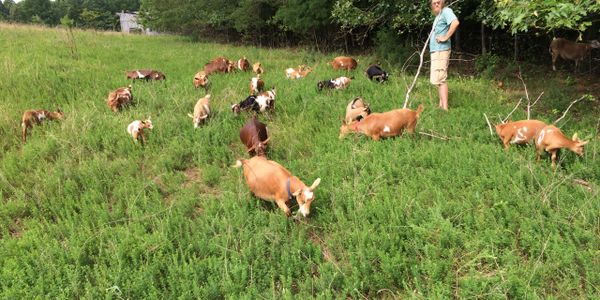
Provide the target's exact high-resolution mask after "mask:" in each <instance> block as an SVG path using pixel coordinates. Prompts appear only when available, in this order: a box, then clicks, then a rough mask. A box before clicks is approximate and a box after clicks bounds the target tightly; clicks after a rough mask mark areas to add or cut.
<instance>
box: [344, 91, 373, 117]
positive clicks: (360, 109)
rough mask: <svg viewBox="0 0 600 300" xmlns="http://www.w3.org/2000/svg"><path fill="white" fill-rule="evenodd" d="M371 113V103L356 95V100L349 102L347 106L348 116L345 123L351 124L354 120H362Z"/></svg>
mask: <svg viewBox="0 0 600 300" xmlns="http://www.w3.org/2000/svg"><path fill="white" fill-rule="evenodd" d="M370 114H371V108H369V104H368V103H365V101H364V100H363V98H361V97H356V98H354V100H352V101H350V103H348V106H346V117H345V118H344V123H345V124H350V123H352V122H354V121H360V120H361V119H364V118H365V117H366V116H368V115H370Z"/></svg>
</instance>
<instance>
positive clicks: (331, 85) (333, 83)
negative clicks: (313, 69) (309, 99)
mask: <svg viewBox="0 0 600 300" xmlns="http://www.w3.org/2000/svg"><path fill="white" fill-rule="evenodd" d="M352 79H354V77H351V78H348V77H344V76H342V77H338V78H336V79H329V80H323V81H319V82H317V89H318V90H319V91H322V90H323V88H328V89H336V90H339V89H343V88H345V87H347V86H348V85H350V82H351V81H352Z"/></svg>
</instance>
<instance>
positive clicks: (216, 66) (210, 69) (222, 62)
mask: <svg viewBox="0 0 600 300" xmlns="http://www.w3.org/2000/svg"><path fill="white" fill-rule="evenodd" d="M234 68H235V65H234V64H233V62H231V61H230V60H228V59H227V58H225V57H217V58H215V59H213V60H212V61H210V62H209V63H207V64H206V65H204V73H205V74H206V76H208V75H210V74H211V73H214V72H219V73H230V72H232V71H233V70H234Z"/></svg>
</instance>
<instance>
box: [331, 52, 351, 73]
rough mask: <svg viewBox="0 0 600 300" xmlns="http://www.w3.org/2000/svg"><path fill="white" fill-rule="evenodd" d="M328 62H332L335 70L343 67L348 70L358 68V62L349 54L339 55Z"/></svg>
mask: <svg viewBox="0 0 600 300" xmlns="http://www.w3.org/2000/svg"><path fill="white" fill-rule="evenodd" d="M327 64H331V66H332V67H333V69H334V70H340V69H341V70H346V71H350V70H354V69H356V66H358V62H357V61H356V60H355V59H354V58H352V57H348V56H338V57H336V58H334V59H333V61H331V62H329V63H327Z"/></svg>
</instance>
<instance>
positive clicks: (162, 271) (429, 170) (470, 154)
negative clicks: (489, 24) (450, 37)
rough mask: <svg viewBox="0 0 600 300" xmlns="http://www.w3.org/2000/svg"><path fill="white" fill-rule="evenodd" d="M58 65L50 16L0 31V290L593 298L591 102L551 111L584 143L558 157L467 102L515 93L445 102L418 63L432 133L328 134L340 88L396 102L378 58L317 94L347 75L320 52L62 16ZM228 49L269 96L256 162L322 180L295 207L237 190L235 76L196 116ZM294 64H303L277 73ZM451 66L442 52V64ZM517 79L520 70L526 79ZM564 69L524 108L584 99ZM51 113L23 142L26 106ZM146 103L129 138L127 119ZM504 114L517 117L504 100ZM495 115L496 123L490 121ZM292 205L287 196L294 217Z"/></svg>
mask: <svg viewBox="0 0 600 300" xmlns="http://www.w3.org/2000/svg"><path fill="white" fill-rule="evenodd" d="M75 38H76V43H77V49H78V52H79V59H73V58H72V57H71V55H70V53H69V48H68V47H67V44H66V42H65V41H66V34H65V33H64V31H63V30H58V29H43V28H36V27H14V26H9V25H0V45H2V47H0V72H1V74H2V79H0V112H1V113H0V148H1V151H0V298H2V299H23V298H50V299H53V298H61V299H62V298H86V299H171V298H183V299H197V298H199V299H212V298H234V299H238V298H246V299H256V298H301V299H302V298H307V297H316V298H320V299H330V298H346V297H349V298H390V299H392V298H402V299H404V298H429V299H442V298H494V299H497V298H519V299H523V298H526V299H530V298H560V299H572V298H596V297H598V295H600V200H599V196H598V192H599V191H600V150H599V148H600V147H599V146H600V140H599V139H598V129H597V128H598V116H599V115H600V114H599V112H600V109H599V105H598V102H597V101H596V102H591V101H585V102H580V103H578V104H576V105H575V106H574V107H573V108H572V109H571V111H570V112H569V114H568V117H567V118H566V119H565V120H563V121H561V123H559V125H560V126H561V128H562V130H563V131H564V132H565V133H566V134H567V135H568V136H571V135H572V134H573V133H575V132H578V133H579V136H580V137H581V138H583V139H585V140H589V141H590V143H589V144H588V145H587V147H586V153H585V155H584V156H583V157H576V155H574V154H573V153H571V152H568V151H563V152H562V156H561V161H560V165H559V167H558V168H557V169H556V170H553V169H552V168H551V167H550V161H549V157H548V156H547V155H545V156H544V157H543V161H542V162H540V163H537V162H536V161H535V151H534V148H533V147H531V146H530V147H514V146H513V147H511V148H510V150H509V151H504V150H503V149H502V146H501V143H500V140H499V139H498V138H497V137H496V136H495V134H494V136H490V132H489V129H488V126H487V125H486V122H485V119H484V118H483V113H484V112H486V113H488V115H492V116H496V115H497V114H500V115H503V116H506V115H507V114H508V113H509V112H510V111H511V110H512V108H513V107H514V104H515V103H516V102H517V101H518V99H519V97H522V95H523V93H522V91H520V89H522V87H521V84H520V83H519V82H517V81H507V82H506V83H505V84H506V86H507V87H508V90H509V92H507V91H504V90H501V89H498V88H497V87H496V84H495V83H493V82H491V81H490V80H487V79H480V78H477V77H473V76H466V75H460V74H452V75H451V80H450V111H449V112H443V111H441V110H439V109H436V108H435V107H436V106H437V90H436V89H435V87H433V86H431V85H430V84H429V83H428V78H427V76H426V75H424V76H422V77H421V78H420V79H419V81H418V84H417V87H416V89H415V90H414V91H413V95H412V97H411V99H412V103H411V105H410V106H411V107H412V108H413V109H414V108H416V107H417V105H418V104H419V103H423V104H424V105H425V111H424V112H423V113H422V114H421V119H420V121H419V123H418V125H417V131H423V132H435V134H436V135H438V136H444V137H448V138H449V139H448V140H442V139H438V138H432V137H429V136H426V135H421V134H417V135H415V136H409V135H405V136H404V137H402V138H395V139H387V140H383V141H380V142H373V141H371V140H370V139H369V138H367V137H364V136H356V135H351V136H349V137H347V138H346V139H343V140H339V139H338V135H339V127H340V125H341V121H342V119H343V116H344V111H345V107H346V104H347V103H348V102H349V101H350V100H352V99H353V98H354V97H356V96H363V97H364V98H365V100H366V101H367V102H369V103H370V104H371V107H372V109H373V111H376V112H383V111H387V110H390V109H393V108H397V107H401V106H402V104H403V101H404V93H405V92H406V85H407V84H408V83H410V81H411V80H412V74H403V73H402V72H401V71H400V70H399V69H398V68H391V67H388V66H384V68H385V69H388V70H389V71H390V72H391V73H392V76H391V80H390V82H389V83H388V84H385V85H378V84H375V83H372V82H369V81H368V80H367V79H366V77H365V76H364V74H362V70H364V69H365V68H366V66H367V64H368V63H369V62H371V61H374V60H373V58H370V57H367V56H359V58H360V61H359V70H356V71H355V72H351V75H352V76H355V80H354V81H353V82H352V84H351V85H350V86H349V88H348V89H346V90H339V91H324V92H321V93H318V92H317V91H316V82H317V80H325V79H329V78H332V77H336V76H338V75H341V74H344V72H335V71H333V70H331V69H330V67H329V66H327V65H326V62H327V61H329V60H330V59H331V58H332V57H334V56H336V55H335V54H322V53H316V52H310V51H304V50H297V49H287V50H286V49H275V50H273V49H257V48H252V47H235V46H229V45H219V44H199V43H190V42H189V41H187V40H186V39H184V38H180V37H173V36H154V37H146V36H133V35H121V34H115V33H99V32H84V31H76V32H75ZM219 55H223V56H226V57H229V58H231V59H237V58H239V57H241V56H243V55H245V56H246V57H248V59H249V60H250V62H251V63H253V62H256V61H260V62H262V64H263V67H264V68H265V74H264V76H263V78H264V80H265V82H266V86H267V87H271V86H275V87H276V88H277V100H276V112H275V113H272V114H270V115H268V116H265V115H261V116H260V120H261V121H263V122H265V123H267V125H268V127H269V131H270V136H271V142H270V149H269V150H268V156H269V158H270V159H273V160H275V161H277V162H279V163H280V164H282V165H284V166H285V167H287V168H288V169H289V170H290V171H291V172H292V173H294V174H295V175H296V176H298V177H299V178H300V179H302V180H303V181H304V182H305V183H307V184H310V183H311V182H312V181H313V180H315V179H316V178H317V177H320V178H321V179H322V181H321V185H320V186H319V187H318V188H317V189H316V190H315V193H316V197H317V198H316V200H315V202H314V203H313V205H312V207H311V215H310V216H309V217H308V218H307V219H294V218H286V217H285V216H284V215H283V213H282V212H281V211H280V210H279V209H278V208H277V206H276V205H275V204H271V203H268V202H265V201H262V200H259V199H257V198H255V197H253V196H252V195H251V193H250V192H249V190H248V187H247V186H246V185H245V182H244V178H243V175H242V170H241V169H237V168H232V167H231V166H232V165H233V164H234V163H235V161H236V160H237V159H240V158H248V155H247V154H246V153H245V148H244V146H243V145H242V143H241V142H240V141H239V136H238V132H239V129H240V128H241V126H242V125H243V124H244V123H245V121H246V119H247V118H248V117H249V115H248V114H242V115H240V116H238V117H235V116H234V115H233V114H232V112H231V110H230V105H231V104H233V103H235V102H238V101H240V100H242V99H244V98H245V97H246V96H247V95H248V83H249V80H250V78H251V77H252V75H251V73H241V72H237V73H234V74H226V75H215V76H212V77H211V80H212V89H211V91H210V93H211V95H212V98H211V101H212V102H211V106H212V110H213V111H214V115H213V116H212V117H211V118H210V119H209V121H208V123H207V124H206V125H205V126H203V127H202V128H199V129H196V130H194V128H193V125H192V121H191V119H190V118H189V117H188V116H187V113H191V112H192V110H193V106H194V104H195V102H196V101H197V100H198V98H200V97H201V96H203V95H204V91H203V90H195V89H194V88H193V85H192V79H193V76H194V74H195V72H196V71H198V70H199V69H201V68H202V66H203V65H204V64H205V63H206V62H207V61H209V60H210V59H212V58H213V57H216V56H219ZM301 63H305V64H308V65H310V66H312V67H313V68H314V72H313V73H311V74H309V75H308V77H307V78H305V79H303V80H297V81H291V80H287V79H286V78H285V75H284V70H285V68H287V67H296V66H297V65H299V64H301ZM137 68H154V69H158V70H161V71H163V72H164V73H165V74H166V76H167V80H166V82H164V83H152V82H148V83H145V82H135V83H133V95H134V98H135V100H136V105H135V106H133V107H130V108H127V109H125V110H123V111H121V112H119V113H113V112H111V111H110V110H109V108H108V107H107V105H106V103H105V101H106V96H107V95H108V93H109V92H110V91H112V90H114V89H116V88H118V87H123V86H127V84H128V83H129V82H128V81H127V80H126V79H125V74H124V71H125V70H131V69H137ZM451 69H452V66H451ZM526 74H528V73H526ZM566 76H567V74H566V73H561V72H559V73H550V72H547V73H538V74H530V75H527V76H526V80H527V82H528V83H529V90H530V91H529V92H530V94H532V95H535V96H537V94H538V93H539V92H540V91H542V90H543V91H544V92H545V94H544V97H543V100H542V104H540V105H538V106H536V107H535V108H534V110H533V113H532V117H533V118H537V119H541V120H544V121H547V122H552V121H554V120H555V119H557V118H558V116H559V115H560V114H556V113H553V111H554V110H556V111H560V112H562V111H563V110H564V109H565V108H566V106H567V105H568V104H569V102H570V101H571V100H573V99H575V98H577V97H579V96H581V95H580V94H578V92H577V91H576V88H577V84H572V83H571V84H568V83H565V81H564V80H563V79H564V78H565V77H566ZM57 106H59V107H60V108H61V109H62V110H63V111H64V112H65V115H66V118H65V120H63V121H60V122H50V123H47V124H45V125H44V126H40V127H34V128H33V130H32V132H31V135H30V136H29V139H28V143H27V144H26V145H22V143H21V141H20V118H21V114H22V113H23V111H25V110H26V109H48V110H54V109H55V108H56V107H57ZM147 116H151V118H152V121H153V124H154V127H155V128H154V130H153V131H152V132H151V133H150V135H149V143H148V144H147V145H146V146H145V147H141V146H140V145H139V144H135V143H133V141H132V139H131V137H130V136H129V135H128V134H127V132H126V127H127V125H128V124H129V123H130V122H131V121H133V120H135V119H141V118H145V117H147ZM512 118H513V119H514V120H517V119H524V118H526V112H525V110H524V109H519V110H517V111H516V112H515V113H514V115H513V117H512ZM494 120H497V117H494ZM297 209H298V207H297V205H296V206H295V207H293V209H292V210H293V212H294V213H295V211H296V210H297Z"/></svg>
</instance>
